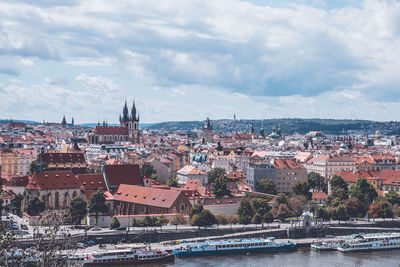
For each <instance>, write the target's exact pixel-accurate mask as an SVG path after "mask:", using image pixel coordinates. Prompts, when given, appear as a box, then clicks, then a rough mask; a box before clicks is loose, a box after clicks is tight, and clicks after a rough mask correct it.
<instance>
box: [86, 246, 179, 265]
mask: <svg viewBox="0 0 400 267" xmlns="http://www.w3.org/2000/svg"><path fill="white" fill-rule="evenodd" d="M174 261H175V255H174V254H173V253H168V252H166V251H164V250H151V249H136V248H130V249H116V250H109V251H101V252H94V253H92V254H91V255H90V256H88V257H86V258H85V260H84V262H83V266H115V265H123V266H130V265H141V264H153V263H161V262H163V263H167V262H174Z"/></svg>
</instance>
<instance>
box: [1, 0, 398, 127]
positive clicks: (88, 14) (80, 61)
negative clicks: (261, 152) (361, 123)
mask: <svg viewBox="0 0 400 267" xmlns="http://www.w3.org/2000/svg"><path fill="white" fill-rule="evenodd" d="M399 85H400V2H399V1H395V0H391V1H389V0H381V1H377V0H365V1H361V0H359V1H357V0H336V1H331V0H329V1H328V0H326V1H324V0H297V1H295V0H293V1H284V0H269V1H267V0H242V1H239V0H212V1H204V0H185V1H181V0H168V1H163V0H157V1H153V0H135V1H132V0H127V1H119V0H114V1H108V0H69V1H66V0H41V1H31V0H20V1H16V0H2V1H1V2H0V118H2V119H9V118H13V119H20V120H22V119H23V120H35V121H43V120H45V121H52V122H61V119H62V116H63V115H64V114H65V115H66V117H67V120H68V121H70V120H71V118H72V117H74V119H75V123H88V122H97V121H99V120H100V121H102V120H107V121H108V122H110V123H116V122H118V118H119V115H120V113H121V112H122V106H123V104H124V101H125V100H127V101H128V105H129V106H131V105H132V102H133V101H135V103H136V107H137V110H138V112H139V114H140V119H141V121H142V122H146V123H154V122H161V121H182V120H204V119H205V118H206V117H210V119H224V118H233V114H236V117H237V118H238V119H269V118H288V117H289V118H338V119H371V120H380V121H389V120H400V112H398V111H400V89H399Z"/></svg>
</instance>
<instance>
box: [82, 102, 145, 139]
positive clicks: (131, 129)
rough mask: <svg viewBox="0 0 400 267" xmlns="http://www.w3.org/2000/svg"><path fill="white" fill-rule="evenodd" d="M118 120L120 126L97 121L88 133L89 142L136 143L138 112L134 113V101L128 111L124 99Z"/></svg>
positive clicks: (137, 136)
mask: <svg viewBox="0 0 400 267" xmlns="http://www.w3.org/2000/svg"><path fill="white" fill-rule="evenodd" d="M119 122H120V126H108V125H107V124H106V123H103V126H100V123H99V124H98V125H97V126H96V127H95V128H94V130H93V132H92V133H91V134H90V135H89V143H90V144H114V143H115V142H131V143H133V144H138V143H139V139H140V133H139V114H136V105H135V102H133V104H132V108H131V112H130V113H129V110H128V105H127V103H126V101H125V106H124V108H123V110H122V115H120V116H119Z"/></svg>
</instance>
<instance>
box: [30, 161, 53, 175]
mask: <svg viewBox="0 0 400 267" xmlns="http://www.w3.org/2000/svg"><path fill="white" fill-rule="evenodd" d="M48 168H49V163H47V162H42V169H43V170H47V169H48ZM37 169H38V164H37V162H36V161H32V162H31V164H30V165H29V173H28V174H29V175H33V174H34V173H35V171H37Z"/></svg>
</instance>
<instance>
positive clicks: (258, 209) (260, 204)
mask: <svg viewBox="0 0 400 267" xmlns="http://www.w3.org/2000/svg"><path fill="white" fill-rule="evenodd" d="M250 204H251V206H252V208H253V210H254V213H258V214H260V216H261V217H262V216H264V214H265V213H267V212H268V211H270V210H271V207H270V206H269V204H268V200H266V199H263V198H253V199H252V200H251V201H250Z"/></svg>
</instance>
